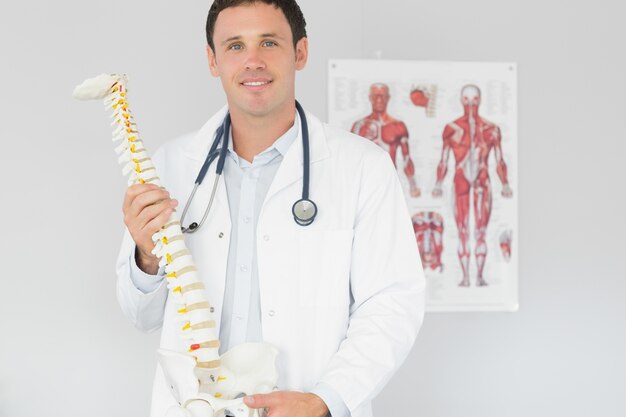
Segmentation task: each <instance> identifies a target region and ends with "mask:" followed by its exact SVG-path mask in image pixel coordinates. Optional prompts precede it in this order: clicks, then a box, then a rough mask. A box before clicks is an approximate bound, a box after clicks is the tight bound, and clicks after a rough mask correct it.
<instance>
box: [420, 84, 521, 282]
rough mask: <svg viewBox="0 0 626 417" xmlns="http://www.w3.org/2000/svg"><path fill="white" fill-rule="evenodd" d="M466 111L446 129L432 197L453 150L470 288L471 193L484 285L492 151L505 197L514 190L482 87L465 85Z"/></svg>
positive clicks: (462, 252) (438, 192)
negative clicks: (483, 110) (484, 110)
mask: <svg viewBox="0 0 626 417" xmlns="http://www.w3.org/2000/svg"><path fill="white" fill-rule="evenodd" d="M461 103H462V104H463V109H464V114H463V116H461V117H460V118H458V119H456V120H455V121H453V122H451V123H448V124H447V125H446V127H445V128H444V131H443V150H442V153H441V160H440V162H439V165H438V166H437V183H436V185H435V188H434V189H433V192H432V194H433V197H441V195H442V188H441V185H442V182H443V180H444V178H445V176H446V173H447V171H448V158H449V156H450V151H452V153H453V155H454V159H455V172H454V180H453V195H454V219H455V222H456V225H457V229H458V231H459V248H458V255H459V260H460V262H461V268H462V269H463V279H462V281H461V282H460V283H459V286H462V287H468V286H469V285H470V281H469V259H470V254H471V253H470V245H469V234H470V230H469V215H470V204H471V203H470V196H472V197H473V207H474V218H475V228H476V229H475V231H474V234H475V239H476V246H475V254H476V267H477V276H476V285H478V286H485V285H487V282H486V281H485V279H484V277H483V269H484V267H485V259H486V257H487V241H486V236H487V225H488V224H489V218H490V216H491V209H492V206H491V203H492V191H491V181H490V178H489V154H490V153H491V150H492V149H493V150H494V155H495V159H496V164H497V166H496V172H497V173H498V177H499V178H500V181H501V182H502V187H503V188H502V196H503V197H505V198H510V197H512V196H513V191H512V190H511V187H510V186H509V183H508V178H507V167H506V164H505V162H504V159H503V158H502V147H501V140H502V137H501V133H500V128H499V127H498V126H497V125H495V124H494V123H491V122H490V121H488V120H486V119H484V118H482V117H481V116H480V115H479V114H478V108H479V106H480V89H479V88H478V87H477V86H475V85H466V86H464V87H463V89H462V90H461Z"/></svg>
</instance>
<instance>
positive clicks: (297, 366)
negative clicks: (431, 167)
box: [117, 0, 424, 417]
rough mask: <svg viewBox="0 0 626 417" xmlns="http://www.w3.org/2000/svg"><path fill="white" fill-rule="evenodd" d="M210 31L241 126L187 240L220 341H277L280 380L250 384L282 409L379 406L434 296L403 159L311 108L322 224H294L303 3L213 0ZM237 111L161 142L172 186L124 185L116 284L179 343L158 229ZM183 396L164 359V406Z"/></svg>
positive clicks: (301, 416) (300, 416)
mask: <svg viewBox="0 0 626 417" xmlns="http://www.w3.org/2000/svg"><path fill="white" fill-rule="evenodd" d="M207 39H208V44H209V46H208V47H207V52H208V57H209V66H210V70H211V73H212V74H213V76H215V77H219V78H220V80H221V83H222V86H223V88H224V91H225V93H226V98H227V102H228V106H227V107H228V111H230V117H231V120H232V127H231V129H230V132H228V133H229V136H228V137H229V138H230V139H229V145H228V154H227V157H226V160H225V165H224V174H223V176H222V177H221V178H220V179H219V181H218V186H217V191H216V196H215V201H214V202H213V204H212V207H211V211H210V212H209V214H208V217H207V219H206V222H205V223H204V224H203V225H202V226H201V227H200V228H198V230H197V231H196V232H195V233H193V234H188V235H187V238H186V242H187V245H188V247H189V249H190V250H191V252H192V254H193V257H194V260H195V261H196V264H197V266H198V269H199V271H200V273H201V274H202V279H203V281H204V283H205V286H206V288H207V296H208V298H209V300H210V301H211V303H212V304H213V305H214V308H215V313H216V317H221V321H220V323H218V325H217V327H218V331H219V335H220V341H221V343H222V346H221V349H220V350H221V351H222V352H223V351H226V350H228V349H229V348H230V347H232V346H235V345H237V344H239V343H243V342H246V341H261V340H263V341H265V342H268V343H271V344H272V345H274V346H275V347H277V348H278V350H279V352H280V354H279V357H278V360H277V361H278V362H277V367H278V371H279V389H280V390H279V391H277V392H274V393H272V394H267V395H253V396H250V397H247V398H246V400H245V401H246V403H247V404H248V405H249V406H251V407H253V408H267V409H268V410H269V415H270V416H271V417H323V416H326V415H329V414H330V415H332V416H333V417H344V416H353V417H369V416H371V415H372V410H371V400H372V399H373V398H374V396H375V395H377V394H378V392H380V390H381V389H382V388H383V386H384V385H385V384H386V383H387V381H388V380H389V379H390V378H391V376H392V375H393V373H394V372H395V371H396V370H397V368H398V367H399V366H400V364H401V363H402V362H403V360H404V359H405V357H406V356H407V354H408V353H409V351H410V349H411V347H412V345H413V342H414V340H415V337H416V335H417V332H418V331H419V328H420V326H421V323H422V319H423V309H424V276H423V272H422V268H421V264H420V261H419V255H418V249H417V245H416V241H415V237H414V235H413V233H412V226H411V221H410V217H409V213H408V212H407V208H406V204H405V200H404V196H403V193H402V189H401V187H400V184H399V182H398V177H397V174H396V171H395V169H394V166H393V163H392V161H391V159H390V158H389V155H387V154H386V153H385V152H384V151H382V150H381V149H380V148H379V147H377V146H376V145H374V144H372V143H371V142H369V141H366V140H363V139H362V138H359V137H357V136H355V135H352V134H350V133H348V132H344V131H342V130H339V129H336V128H333V127H331V126H328V125H326V124H324V123H322V122H321V121H320V120H319V119H317V118H316V117H314V116H313V115H311V114H310V113H306V122H307V123H306V124H308V132H309V136H310V140H309V141H310V164H309V167H310V187H309V188H310V189H309V198H310V199H311V200H313V201H314V202H315V204H316V205H317V208H318V214H317V216H316V218H315V219H314V221H313V223H312V224H311V225H308V226H303V225H300V224H297V222H295V221H294V216H293V215H292V206H293V204H294V202H295V201H297V200H299V199H300V198H301V196H302V192H303V172H304V164H303V129H304V127H305V126H304V123H303V122H305V121H303V120H302V118H301V117H300V115H299V114H298V112H297V111H296V107H295V73H296V71H297V70H301V69H303V68H304V67H305V65H306V62H307V58H308V39H307V37H306V31H305V21H304V17H303V16H302V12H301V11H300V8H299V7H298V5H297V4H296V2H295V0H263V1H250V0H248V1H246V0H215V1H214V3H213V5H212V6H211V9H210V11H209V17H208V21H207ZM319 87H320V88H321V87H322V86H321V85H320V86H319ZM226 112H227V110H226V108H224V109H222V110H221V111H220V112H218V113H217V114H216V115H214V116H213V117H211V119H210V120H209V121H208V122H207V123H206V124H205V125H204V126H203V127H202V128H201V129H200V131H199V132H197V133H196V134H192V135H187V136H183V137H181V138H179V139H177V140H175V141H172V142H170V143H168V144H166V145H165V146H164V147H162V148H161V149H159V151H157V153H156V154H155V155H154V158H153V159H154V161H155V164H156V166H157V169H158V171H159V174H160V176H161V180H162V182H163V183H164V184H165V186H166V188H167V189H168V190H170V192H171V195H170V194H169V193H168V192H166V191H163V190H160V189H157V188H156V187H155V186H153V185H149V184H143V185H135V186H132V187H130V188H129V189H128V191H127V193H126V196H125V199H124V203H123V211H124V221H125V224H126V226H127V233H126V236H125V238H124V241H123V244H122V248H121V251H120V256H119V259H118V263H117V273H118V298H119V301H120V304H121V307H122V309H123V310H124V313H125V314H126V315H127V316H128V317H129V319H130V320H131V321H132V322H133V324H134V325H135V326H136V327H138V328H139V329H141V330H144V331H154V330H157V329H159V328H162V334H161V346H162V347H164V348H173V347H176V346H178V345H177V343H179V342H178V337H179V336H178V334H177V330H178V329H177V323H175V322H174V320H173V319H170V318H172V317H174V316H175V315H174V314H169V313H171V312H170V309H171V308H172V305H171V304H170V303H169V301H168V299H167V287H166V283H165V280H164V277H163V272H162V271H159V268H158V260H157V259H156V258H155V257H154V256H153V255H152V254H151V253H150V251H151V250H152V247H153V243H152V240H151V236H152V234H153V233H154V232H155V231H157V230H158V229H159V228H160V227H161V226H162V225H163V224H164V223H165V221H166V219H167V218H168V217H169V215H170V213H171V212H172V210H174V209H175V208H176V207H177V206H178V200H177V199H182V200H181V201H186V200H187V198H188V196H189V194H190V192H191V190H192V188H193V185H194V180H195V179H196V176H197V174H198V172H199V170H200V168H201V166H202V164H203V162H204V160H205V158H206V155H207V153H208V151H209V148H210V147H211V144H212V143H213V140H214V139H215V132H216V130H217V129H218V128H219V126H220V125H221V124H222V122H223V120H224V118H225V116H226ZM215 175H216V173H215V164H213V165H212V166H211V168H210V169H209V171H208V174H207V176H206V178H205V180H204V181H203V183H202V185H201V186H200V187H199V188H198V191H197V193H196V196H195V198H194V200H193V201H192V203H191V204H190V208H189V211H188V213H187V217H186V220H185V226H186V225H188V224H189V223H191V222H198V223H199V222H200V220H201V218H202V216H203V214H204V211H205V209H206V207H207V205H208V202H209V198H210V194H211V189H212V186H213V182H214V179H215ZM407 401H408V400H407ZM173 402H174V400H173V398H171V395H170V394H169V391H168V389H167V387H166V386H165V383H164V380H163V376H162V373H161V371H160V370H159V369H157V375H156V378H155V384H154V390H153V403H152V416H154V417H161V416H163V415H164V413H165V410H167V408H168V407H169V405H171V404H173Z"/></svg>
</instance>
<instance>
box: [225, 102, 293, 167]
mask: <svg viewBox="0 0 626 417" xmlns="http://www.w3.org/2000/svg"><path fill="white" fill-rule="evenodd" d="M295 111H296V107H295V102H294V104H292V105H290V106H285V108H284V109H282V110H281V111H280V112H278V113H273V114H272V116H271V117H270V116H261V117H256V116H251V115H247V114H243V113H241V112H238V111H231V114H230V117H231V121H232V129H233V148H234V150H235V152H236V153H237V155H239V157H241V158H243V159H245V160H246V161H248V162H252V160H253V159H254V157H255V156H256V155H258V154H260V153H261V152H263V151H264V150H266V149H267V148H269V147H270V146H272V144H273V143H274V142H276V140H277V139H278V138H279V137H281V136H282V135H284V134H285V133H286V132H287V131H288V130H289V129H290V128H291V127H292V126H293V124H294V121H295Z"/></svg>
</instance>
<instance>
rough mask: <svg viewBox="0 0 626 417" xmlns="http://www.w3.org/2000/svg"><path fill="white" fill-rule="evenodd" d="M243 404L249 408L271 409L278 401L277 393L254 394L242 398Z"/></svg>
mask: <svg viewBox="0 0 626 417" xmlns="http://www.w3.org/2000/svg"><path fill="white" fill-rule="evenodd" d="M243 402H244V403H245V404H246V405H247V406H248V407H250V408H271V407H274V406H276V405H277V404H278V403H279V402H280V399H279V397H278V395H277V393H271V394H255V395H248V396H247V397H244V399H243Z"/></svg>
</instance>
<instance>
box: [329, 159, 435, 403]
mask: <svg viewBox="0 0 626 417" xmlns="http://www.w3.org/2000/svg"><path fill="white" fill-rule="evenodd" d="M366 159H367V160H366V161H365V162H363V164H362V167H361V169H362V172H361V175H360V178H361V182H360V185H359V187H360V189H359V197H358V204H357V208H356V213H355V224H354V239H353V244H352V260H351V266H350V293H351V304H350V319H349V324H348V329H347V332H346V338H345V339H344V340H343V341H342V343H341V345H340V346H339V349H338V351H337V352H336V353H335V354H334V355H333V356H332V357H331V360H330V361H329V364H328V366H327V368H326V370H325V372H324V373H323V374H322V377H321V378H320V380H319V382H320V383H323V384H327V385H328V386H330V387H332V388H333V389H334V390H335V391H336V392H337V393H338V394H339V395H340V396H341V398H342V399H343V400H344V402H345V404H346V406H347V407H348V409H349V410H350V412H351V413H352V412H354V411H355V410H358V409H359V407H361V406H362V405H365V404H367V403H369V402H370V401H371V400H372V399H373V397H375V396H376V395H377V394H378V393H379V392H380V391H381V390H382V388H383V387H384V386H385V384H386V383H387V382H388V381H389V379H390V378H391V377H392V375H393V374H394V372H395V371H396V370H397V369H398V368H399V366H400V365H401V364H402V362H403V361H404V360H405V358H406V356H407V355H408V353H409V352H410V350H411V348H412V346H413V343H414V341H415V338H416V336H417V333H418V331H419V329H420V327H421V325H422V321H423V318H424V290H425V279H424V273H423V270H422V266H421V261H420V258H419V252H418V248H417V243H416V240H415V235H414V233H413V227H412V224H411V220H410V216H409V212H408V209H407V206H406V201H405V197H404V195H403V192H402V188H401V186H400V183H399V180H398V175H397V173H396V170H395V167H394V166H393V163H392V162H391V159H390V158H389V156H388V155H387V154H386V153H384V152H376V153H373V155H372V154H369V155H368V156H367V157H366Z"/></svg>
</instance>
